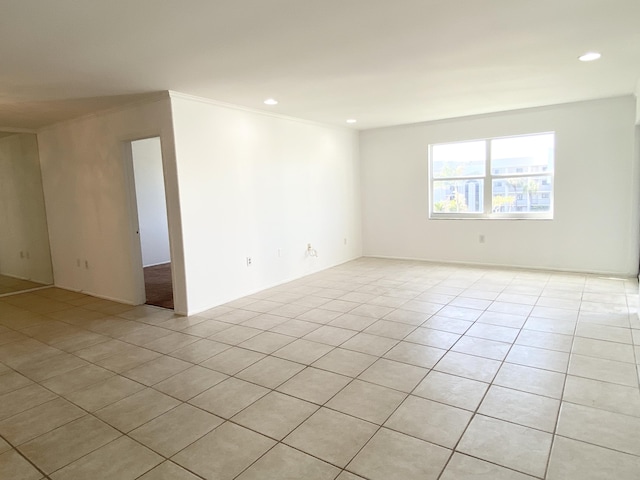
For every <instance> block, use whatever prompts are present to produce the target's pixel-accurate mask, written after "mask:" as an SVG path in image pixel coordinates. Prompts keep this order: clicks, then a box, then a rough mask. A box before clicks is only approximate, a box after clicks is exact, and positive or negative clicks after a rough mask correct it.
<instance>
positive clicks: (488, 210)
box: [428, 131, 556, 220]
mask: <svg viewBox="0 0 640 480" xmlns="http://www.w3.org/2000/svg"><path fill="white" fill-rule="evenodd" d="M548 134H553V136H554V152H553V162H552V164H551V168H550V169H549V170H548V171H545V172H540V173H526V172H525V173H515V172H513V173H509V174H508V175H493V174H492V173H491V141H492V140H500V139H503V138H519V137H529V136H535V135H548ZM555 135H556V134H555V132H553V131H550V132H536V133H528V134H523V135H508V136H503V137H490V138H480V139H474V140H463V141H459V142H442V143H434V144H430V145H429V154H428V157H429V158H428V164H429V166H428V170H429V202H428V203H429V219H444V220H454V219H456V220H457V219H492V220H509V219H511V220H553V213H554V203H555V202H554V191H555V156H556V151H555V141H556V136H555ZM478 141H483V142H485V152H486V153H485V174H484V176H480V175H478V176H465V177H438V178H434V177H433V155H432V152H433V147H434V146H436V145H450V144H456V143H466V142H478ZM515 177H522V178H530V177H550V181H549V184H550V187H551V189H550V191H549V192H544V193H548V194H549V211H547V212H492V203H493V180H498V181H499V180H500V179H507V178H515ZM446 180H452V181H455V180H482V181H483V182H484V189H483V190H484V191H483V211H482V212H435V211H434V210H433V207H434V201H433V194H434V187H433V184H434V182H436V181H446Z"/></svg>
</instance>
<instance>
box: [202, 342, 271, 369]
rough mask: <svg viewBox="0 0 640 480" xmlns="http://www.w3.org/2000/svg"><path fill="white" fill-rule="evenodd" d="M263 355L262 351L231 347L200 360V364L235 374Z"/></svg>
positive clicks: (263, 356)
mask: <svg viewBox="0 0 640 480" xmlns="http://www.w3.org/2000/svg"><path fill="white" fill-rule="evenodd" d="M265 357H266V355H264V354H263V353H258V352H254V351H251V350H245V349H244V348H238V347H232V348H230V349H228V350H225V351H224V352H222V353H219V354H217V355H215V356H214V357H211V358H210V359H209V360H206V361H204V362H202V363H201V364H200V365H201V366H203V367H206V368H210V369H212V370H216V371H218V372H222V373H226V374H227V375H235V374H236V373H238V372H239V371H241V370H244V369H245V368H247V367H248V366H250V365H253V364H254V363H256V362H257V361H259V360H262V359H263V358H265Z"/></svg>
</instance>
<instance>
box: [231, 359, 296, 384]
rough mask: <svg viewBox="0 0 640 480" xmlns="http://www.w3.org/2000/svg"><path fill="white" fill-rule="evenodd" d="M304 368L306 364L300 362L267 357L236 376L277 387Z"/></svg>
mask: <svg viewBox="0 0 640 480" xmlns="http://www.w3.org/2000/svg"><path fill="white" fill-rule="evenodd" d="M303 369H304V365H301V364H299V363H295V362H290V361H289V360H283V359H281V358H276V357H266V358H264V359H262V360H260V361H258V362H256V363H254V364H253V365H251V366H250V367H247V368H245V369H244V370H242V371H241V372H240V373H238V374H236V377H238V378H241V379H243V380H246V381H248V382H253V383H257V384H258V385H262V386H264V387H267V388H276V387H277V386H278V385H280V384H282V383H284V382H286V381H287V380H289V379H290V378H291V377H293V376H294V375H295V374H296V373H299V372H300V371H301V370H303Z"/></svg>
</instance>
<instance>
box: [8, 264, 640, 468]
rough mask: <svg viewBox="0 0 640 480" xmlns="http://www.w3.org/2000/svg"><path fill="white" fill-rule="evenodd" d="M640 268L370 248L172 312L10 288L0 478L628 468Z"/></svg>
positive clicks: (638, 438)
mask: <svg viewBox="0 0 640 480" xmlns="http://www.w3.org/2000/svg"><path fill="white" fill-rule="evenodd" d="M637 305H638V285H637V282H636V281H635V280H629V279H626V280H625V279H614V278H600V277H598V276H590V275H580V274H565V273H555V272H543V271H525V270H507V269H483V268H474V267H463V266H451V265H441V264H432V263H421V262H407V261H391V260H381V259H371V258H362V259H359V260H356V261H353V262H350V263H347V264H345V265H341V266H339V267H335V268H332V269H329V270H326V271H324V272H320V273H317V274H314V275H310V276H308V277H305V278H302V279H300V280H297V281H294V282H291V283H288V284H286V285H282V286H279V287H276V288H272V289H269V290H265V291H263V292H260V293H258V294H255V295H251V296H248V297H245V298H242V299H239V300H236V301H234V302H231V303H229V304H227V305H223V306H220V307H216V308H213V309H211V310H209V311H206V312H203V313H201V314H199V315H194V316H191V317H178V316H175V315H173V312H171V311H167V310H162V309H159V308H155V307H149V306H139V307H131V306H127V305H121V304H117V303H114V302H109V301H105V300H100V299H96V298H92V297H89V296H85V295H82V294H79V293H74V292H69V291H65V290H60V289H57V288H47V289H43V290H39V291H35V292H29V293H24V294H17V295H13V296H7V297H2V298H0V478H2V479H5V478H6V479H12V480H13V479H34V480H38V479H42V478H47V479H55V480H72V479H83V480H84V479H92V480H100V479H117V480H129V479H131V480H133V479H138V478H139V479H144V480H161V479H172V480H187V479H191V480H194V479H198V478H205V479H216V480H231V479H240V480H249V479H260V480H270V479H273V480H287V479H305V480H307V479H308V480H315V479H318V480H324V479H326V480H333V479H338V480H358V479H369V480H395V479H397V480H413V479H420V480H428V479H441V480H454V479H479V478H482V479H489V478H490V479H497V480H501V479H514V480H515V479H519V480H525V479H531V478H539V479H549V480H566V479H571V480H572V479H580V480H588V479H603V478H607V479H609V478H615V479H618V480H622V479H638V478H640V393H639V390H638V362H639V361H640V322H639V321H638V317H637Z"/></svg>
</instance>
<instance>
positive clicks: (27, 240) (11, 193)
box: [0, 133, 53, 284]
mask: <svg viewBox="0 0 640 480" xmlns="http://www.w3.org/2000/svg"><path fill="white" fill-rule="evenodd" d="M0 274H2V275H8V276H11V277H17V278H22V279H27V280H32V281H34V282H40V283H45V284H50V283H53V273H52V270H51V255H50V252H49V235H48V233H47V219H46V213H45V208H44V197H43V194H42V179H41V176H40V160H39V158H38V142H37V138H36V136H35V135H34V134H31V133H21V134H15V135H11V136H8V137H3V138H0Z"/></svg>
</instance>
